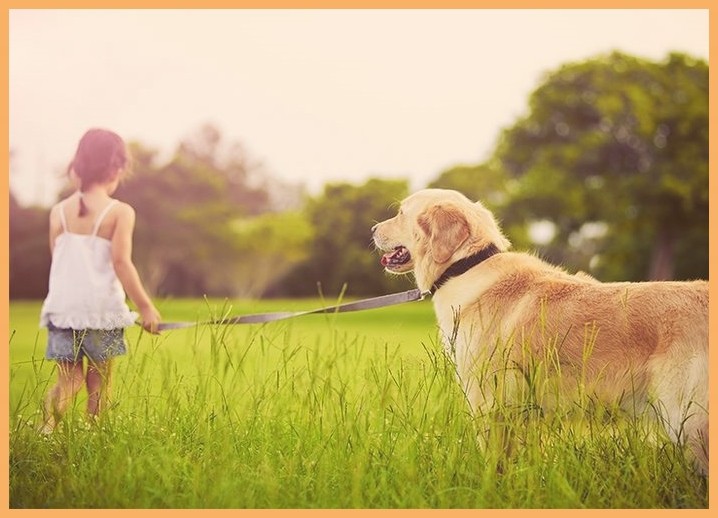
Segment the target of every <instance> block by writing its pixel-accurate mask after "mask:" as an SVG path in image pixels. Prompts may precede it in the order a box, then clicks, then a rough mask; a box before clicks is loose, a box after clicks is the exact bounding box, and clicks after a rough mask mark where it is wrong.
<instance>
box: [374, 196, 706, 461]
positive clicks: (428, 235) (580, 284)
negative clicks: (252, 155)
mask: <svg viewBox="0 0 718 518" xmlns="http://www.w3.org/2000/svg"><path fill="white" fill-rule="evenodd" d="M372 232H373V239H374V243H375V245H376V247H377V248H379V249H380V250H382V251H383V252H386V253H385V254H384V255H383V256H382V259H381V262H382V264H383V265H384V267H385V268H386V270H387V271H389V272H391V273H397V274H398V273H408V272H413V273H414V276H415V278H416V284H417V287H418V288H419V289H420V290H422V291H424V292H431V293H432V294H433V304H434V310H435V313H436V318H437V321H438V324H439V328H440V332H441V336H442V340H443V343H444V346H445V349H446V351H447V353H448V354H449V355H450V356H451V358H452V359H453V361H454V363H455V367H456V372H457V375H458V378H459V380H460V383H461V385H462V388H463V390H464V392H465V394H466V397H467V399H468V401H469V403H470V405H471V407H472V410H473V411H474V412H475V413H478V414H481V413H484V412H488V411H490V410H491V409H492V406H493V405H494V404H496V403H497V401H498V398H508V399H509V400H510V398H511V397H513V396H516V395H517V393H518V391H520V390H522V388H521V386H522V382H521V380H522V379H524V378H523V376H524V375H525V373H526V370H527V369H529V368H530V366H531V365H536V364H537V362H543V365H544V367H545V368H546V369H547V370H548V371H550V372H551V373H552V375H551V378H552V379H556V380H558V383H557V384H556V388H555V390H553V389H551V390H546V391H545V393H544V394H542V401H541V404H542V405H546V406H551V405H552V404H555V403H556V402H558V401H561V400H564V399H566V398H576V397H577V395H579V394H589V395H590V397H591V398H593V399H594V400H595V399H597V400H600V401H602V402H607V403H608V404H611V405H613V404H619V405H620V406H622V407H623V408H625V409H627V410H629V411H634V412H635V411H641V410H644V409H655V415H657V416H658V417H659V419H660V421H661V422H662V423H663V424H664V426H665V429H666V431H667V432H668V435H669V436H670V437H671V439H672V440H673V441H675V442H678V443H684V442H687V443H688V445H689V446H690V448H691V450H692V451H693V453H694V455H695V458H696V461H697V464H698V466H699V468H700V469H701V471H702V472H703V473H707V468H708V283H707V282H706V281H692V282H639V283H630V282H622V283H601V282H598V281H597V280H595V279H594V278H592V277H591V276H589V275H586V274H576V275H571V274H569V273H567V272H565V271H564V270H562V269H560V268H558V267H555V266H552V265H550V264H548V263H546V262H544V261H542V260H541V259H539V258H537V257H535V256H533V255H530V254H526V253H516V252H508V251H507V250H508V249H509V247H510V243H509V241H508V240H507V239H506V237H505V236H504V235H503V234H502V232H501V230H500V228H499V226H498V224H497V222H496V220H495V219H494V217H493V215H492V214H491V213H490V212H489V211H488V210H487V209H486V208H485V207H483V206H482V205H481V203H479V202H476V203H474V202H472V201H470V200H469V199H468V198H466V197H465V196H464V195H463V194H460V193H458V192H456V191H450V190H443V189H425V190H422V191H419V192H417V193H415V194H413V195H411V196H409V197H408V198H407V199H405V200H404V201H403V202H402V203H401V205H400V210H399V211H398V214H397V215H396V216H395V217H393V218H391V219H388V220H386V221H383V222H381V223H378V224H377V225H375V226H374V227H373V229H372ZM507 366H509V367H510V368H508V369H507ZM502 369H503V370H504V371H505V372H506V371H509V370H513V371H516V373H517V374H518V375H517V376H516V377H515V379H513V380H512V379H511V378H510V377H508V378H507V379H506V381H504V382H502V383H497V382H496V373H497V372H498V371H500V370H502ZM523 385H525V383H523Z"/></svg>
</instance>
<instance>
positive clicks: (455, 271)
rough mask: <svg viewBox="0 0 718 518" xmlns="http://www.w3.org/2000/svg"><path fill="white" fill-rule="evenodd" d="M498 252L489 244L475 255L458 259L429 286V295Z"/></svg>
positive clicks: (494, 246)
mask: <svg viewBox="0 0 718 518" xmlns="http://www.w3.org/2000/svg"><path fill="white" fill-rule="evenodd" d="M499 252H500V250H499V249H498V247H497V246H496V245H495V244H493V243H491V244H490V245H489V246H487V247H486V248H482V249H481V250H479V251H478V252H476V253H475V254H473V255H470V256H468V257H464V258H463V259H459V260H458V261H456V262H455V263H454V264H452V265H451V266H449V267H448V268H447V269H446V271H445V272H444V273H442V274H441V276H440V277H439V278H438V279H436V282H434V284H433V285H432V286H431V290H429V291H430V293H431V294H432V295H433V294H434V293H436V290H438V289H439V288H441V287H442V286H443V285H444V283H445V282H446V281H448V280H449V279H451V278H452V277H457V276H459V275H461V274H462V273H466V272H468V271H469V270H470V269H472V268H473V267H474V266H476V265H477V264H479V263H482V262H484V261H486V259H488V258H489V257H491V256H492V255H495V254H498V253H499Z"/></svg>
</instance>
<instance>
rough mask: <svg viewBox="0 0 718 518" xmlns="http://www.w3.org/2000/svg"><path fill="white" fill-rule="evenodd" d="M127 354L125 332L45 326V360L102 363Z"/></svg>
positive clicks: (119, 330)
mask: <svg viewBox="0 0 718 518" xmlns="http://www.w3.org/2000/svg"><path fill="white" fill-rule="evenodd" d="M126 353H127V345H126V343H125V330H124V329H123V328H119V329H110V330H104V329H79V330H78V329H61V328H58V327H55V326H53V325H52V324H51V323H48V325H47V350H46V352H45V358H47V359H48V360H58V361H71V362H77V361H82V359H83V358H84V357H87V358H88V359H89V360H90V361H93V362H104V361H107V360H109V359H111V358H114V357H115V356H121V355H123V354H126Z"/></svg>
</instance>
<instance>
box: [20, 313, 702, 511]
mask: <svg viewBox="0 0 718 518" xmlns="http://www.w3.org/2000/svg"><path fill="white" fill-rule="evenodd" d="M317 304H318V302H317V301H291V302H289V301H284V302H282V301H275V302H262V303H259V304H256V303H251V304H250V303H245V302H237V303H235V304H234V306H233V307H229V306H228V305H227V304H226V303H223V302H221V301H209V302H204V301H165V302H164V303H163V307H162V308H161V311H162V312H163V314H164V316H165V317H166V318H167V319H170V320H175V319H188V318H189V319H198V320H202V319H204V318H208V317H211V316H217V315H221V314H223V313H226V312H231V313H247V312H257V311H264V310H279V309H282V310H283V309H301V308H312V307H316V305H317ZM38 312H39V305H38V304H36V303H13V304H11V307H10V324H11V335H12V337H11V340H10V505H11V507H13V508H682V507H690V508H703V507H707V505H708V496H707V488H706V483H705V481H704V480H703V479H702V478H700V477H699V476H697V475H696V474H695V473H694V472H693V469H692V466H691V465H690V462H689V461H687V460H686V458H685V456H684V455H683V452H682V451H681V450H680V448H678V447H676V446H674V445H672V444H671V443H670V442H668V441H667V440H665V439H663V438H662V436H661V435H660V434H658V437H657V438H656V435H657V434H656V433H655V429H654V428H653V427H652V425H650V424H647V423H645V422H643V421H641V420H636V419H627V418H626V417H625V416H621V415H618V414H616V413H615V412H614V411H610V410H596V409H588V408H586V409H577V408H567V409H565V410H563V411H558V412H554V413H543V412H541V411H540V409H537V408H536V406H535V405H533V406H532V405H531V402H530V401H527V402H525V405H524V406H523V407H521V406H520V405H519V408H523V411H520V412H514V413H512V416H513V417H512V419H513V422H511V423H509V424H510V426H512V427H513V428H514V431H515V433H516V443H515V444H516V446H515V448H514V451H513V454H512V456H511V458H510V459H508V460H507V459H506V458H505V455H504V452H503V450H501V449H500V448H499V447H498V446H495V445H494V446H492V445H491V443H489V446H485V445H484V444H485V441H483V440H482V438H483V437H482V434H483V430H484V429H485V428H486V427H487V426H490V423H489V422H488V421H486V420H484V419H480V418H476V417H473V416H472V415H471V414H470V412H469V411H468V405H467V403H466V401H465V399H464V396H463V394H462V392H461V390H460V388H459V385H458V383H457V381H456V377H455V372H454V369H453V366H452V364H451V363H450V362H449V361H447V359H446V357H445V355H444V353H443V350H442V347H441V345H440V344H439V343H438V340H437V332H436V329H435V323H434V317H433V314H432V310H431V306H430V304H429V303H427V302H422V303H415V304H408V305H403V306H398V307H395V308H388V309H384V310H375V311H368V312H364V313H354V314H346V315H318V316H310V317H303V318H301V319H295V320H289V321H284V322H276V323H273V324H266V325H251V326H235V327H223V326H198V327H195V328H192V329H187V330H181V331H172V332H168V333H164V334H163V335H161V336H159V337H156V336H150V335H147V334H145V333H141V332H140V331H139V329H132V330H129V331H128V340H129V342H130V352H129V354H128V355H127V356H125V357H122V358H121V359H119V360H117V361H116V365H115V371H114V377H113V390H112V404H111V407H110V408H109V409H108V411H106V412H105V413H104V415H103V416H102V417H101V419H100V420H99V422H97V423H96V424H93V425H89V424H88V423H86V421H85V419H84V403H85V401H84V398H83V397H82V396H80V397H79V398H78V400H77V401H76V403H75V405H74V406H73V407H72V409H71V410H70V412H69V413H68V415H67V416H66V418H65V419H64V420H63V422H62V423H61V425H60V426H59V427H58V429H57V430H56V431H55V433H54V434H53V435H51V436H48V437H46V436H42V435H39V434H38V433H36V431H35V430H36V426H37V424H38V423H39V420H40V407H41V400H42V397H43V395H44V393H45V391H46V390H47V388H48V387H49V386H50V385H51V384H52V383H53V382H54V376H55V374H54V370H53V369H54V366H53V365H52V364H51V363H48V362H46V361H44V360H43V359H42V357H43V354H44V348H45V334H44V333H45V332H44V331H43V330H39V329H38V328H37V319H38Z"/></svg>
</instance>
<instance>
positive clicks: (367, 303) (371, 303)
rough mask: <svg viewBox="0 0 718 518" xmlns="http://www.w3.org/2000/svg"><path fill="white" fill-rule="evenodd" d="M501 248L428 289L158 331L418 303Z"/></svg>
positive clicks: (462, 264)
mask: <svg viewBox="0 0 718 518" xmlns="http://www.w3.org/2000/svg"><path fill="white" fill-rule="evenodd" d="M499 252H500V250H499V249H498V247H497V246H496V245H494V244H493V243H490V244H489V245H488V246H486V247H485V248H483V249H481V250H479V251H478V252H476V253H475V254H472V255H470V256H468V257H465V258H463V259H459V260H458V261H456V262H455V263H454V264H452V265H451V266H449V268H447V270H446V271H445V272H444V273H443V274H442V275H441V276H440V277H439V278H438V279H437V280H436V282H434V284H432V286H431V289H430V290H428V291H421V290H419V289H418V288H414V289H413V290H408V291H402V292H400V293H392V294H390V295H382V296H380V297H373V298H370V299H362V300H357V301H355V302H348V303H346V304H338V305H336V306H329V307H326V308H318V309H312V310H309V311H279V312H275V313H257V314H254V315H241V316H236V317H228V318H222V319H219V320H206V321H204V322H162V323H160V324H159V325H158V326H157V330H158V331H166V330H169V329H183V328H187V327H193V326H197V325H206V324H218V325H239V324H263V323H265V322H275V321H277V320H285V319H287V318H295V317H303V316H305V315H316V314H320V313H349V312H350V311H364V310H367V309H377V308H385V307H388V306H395V305H397V304H404V303H406V302H415V301H418V300H424V298H425V297H426V296H427V295H433V294H434V293H435V292H436V290H438V289H439V288H441V286H442V285H443V284H444V283H446V281H448V280H449V279H452V278H454V277H458V276H459V275H462V274H464V273H466V272H467V271H469V270H470V269H471V268H473V267H474V266H477V265H479V264H480V263H482V262H484V261H485V260H487V259H488V258H490V257H492V256H494V255H496V254H498V253H499Z"/></svg>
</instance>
